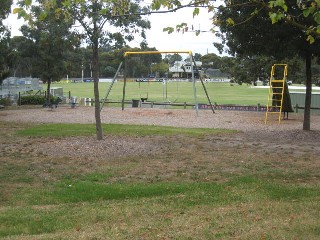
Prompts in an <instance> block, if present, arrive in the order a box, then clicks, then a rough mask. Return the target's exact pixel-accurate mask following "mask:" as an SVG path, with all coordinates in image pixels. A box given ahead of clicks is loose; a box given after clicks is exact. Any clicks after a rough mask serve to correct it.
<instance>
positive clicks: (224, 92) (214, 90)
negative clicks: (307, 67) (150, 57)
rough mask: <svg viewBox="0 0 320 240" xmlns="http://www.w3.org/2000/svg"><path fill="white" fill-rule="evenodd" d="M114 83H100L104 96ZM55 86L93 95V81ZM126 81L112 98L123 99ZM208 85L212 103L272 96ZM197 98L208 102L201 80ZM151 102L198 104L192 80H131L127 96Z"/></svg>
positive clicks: (247, 88)
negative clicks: (165, 83)
mask: <svg viewBox="0 0 320 240" xmlns="http://www.w3.org/2000/svg"><path fill="white" fill-rule="evenodd" d="M109 85H110V83H100V84H99V87H100V97H101V98H104V97H105V95H106V92H107V89H108V87H109ZM52 86H54V87H63V91H64V94H65V95H67V94H68V92H69V91H71V95H73V96H77V97H91V98H92V97H93V83H64V84H63V83H59V84H53V85H52ZM122 88H123V83H122V82H117V83H115V84H114V86H113V88H112V90H111V92H110V95H109V97H108V99H111V100H121V99H122ZM206 88H207V91H208V94H209V96H210V99H211V101H212V103H217V104H239V105H257V104H258V103H260V104H262V105H265V104H266V102H267V99H268V89H260V88H250V86H247V85H242V86H240V85H237V84H234V85H232V86H231V85H230V83H206ZM196 92H197V100H198V102H199V103H207V102H208V100H207V98H206V95H205V92H204V90H203V87H202V85H201V83H199V82H198V83H197V84H196ZM146 97H148V100H150V101H170V102H188V103H194V93H193V85H192V83H190V82H169V83H168V84H167V86H166V85H163V84H162V83H159V82H150V83H145V82H143V83H137V82H128V83H127V87H126V99H127V100H132V99H140V98H146Z"/></svg>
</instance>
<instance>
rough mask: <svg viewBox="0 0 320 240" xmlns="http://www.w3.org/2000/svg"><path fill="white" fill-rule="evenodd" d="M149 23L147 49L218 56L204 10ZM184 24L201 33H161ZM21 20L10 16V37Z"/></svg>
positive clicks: (169, 15) (158, 17)
mask: <svg viewBox="0 0 320 240" xmlns="http://www.w3.org/2000/svg"><path fill="white" fill-rule="evenodd" d="M148 19H149V20H150V22H151V29H150V30H148V31H147V42H148V45H149V47H155V48H157V50H159V51H174V50H181V51H185V50H187V51H192V52H193V53H200V54H202V55H205V54H207V53H215V54H219V53H218V51H217V50H216V48H215V47H214V46H213V42H215V41H218V40H217V39H216V38H215V36H214V34H213V33H211V32H210V31H209V30H210V28H211V21H210V15H209V14H208V13H207V10H206V9H200V14H199V16H196V17H194V18H193V17H192V9H190V8H189V9H182V10H179V11H177V12H175V13H165V14H152V15H151V16H148ZM182 22H185V23H187V24H188V26H189V28H190V29H191V26H192V25H193V27H194V29H195V30H198V29H200V30H201V31H208V32H203V33H201V34H200V35H199V36H196V35H195V33H194V32H187V33H184V34H183V33H172V34H168V33H167V32H163V28H165V27H169V26H170V27H175V26H176V25H177V24H180V23H182ZM22 24H23V21H22V20H18V19H17V16H16V15H10V16H9V21H8V25H9V26H11V29H12V31H11V33H12V36H17V35H21V33H20V32H19V28H20V26H21V25H22ZM140 42H141V39H136V41H134V42H131V43H130V44H129V45H130V46H132V47H136V46H139V43H140Z"/></svg>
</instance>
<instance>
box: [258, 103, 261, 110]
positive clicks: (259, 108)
mask: <svg viewBox="0 0 320 240" xmlns="http://www.w3.org/2000/svg"><path fill="white" fill-rule="evenodd" d="M260 111H261V105H260V103H258V105H257V112H260Z"/></svg>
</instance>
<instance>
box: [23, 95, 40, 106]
mask: <svg viewBox="0 0 320 240" xmlns="http://www.w3.org/2000/svg"><path fill="white" fill-rule="evenodd" d="M45 102H46V98H45V96H40V95H34V96H21V101H20V103H21V105H43V104H44V103H45Z"/></svg>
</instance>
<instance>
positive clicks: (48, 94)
mask: <svg viewBox="0 0 320 240" xmlns="http://www.w3.org/2000/svg"><path fill="white" fill-rule="evenodd" d="M50 89H51V79H48V80H47V104H50V102H51V97H50V96H51V94H50Z"/></svg>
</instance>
